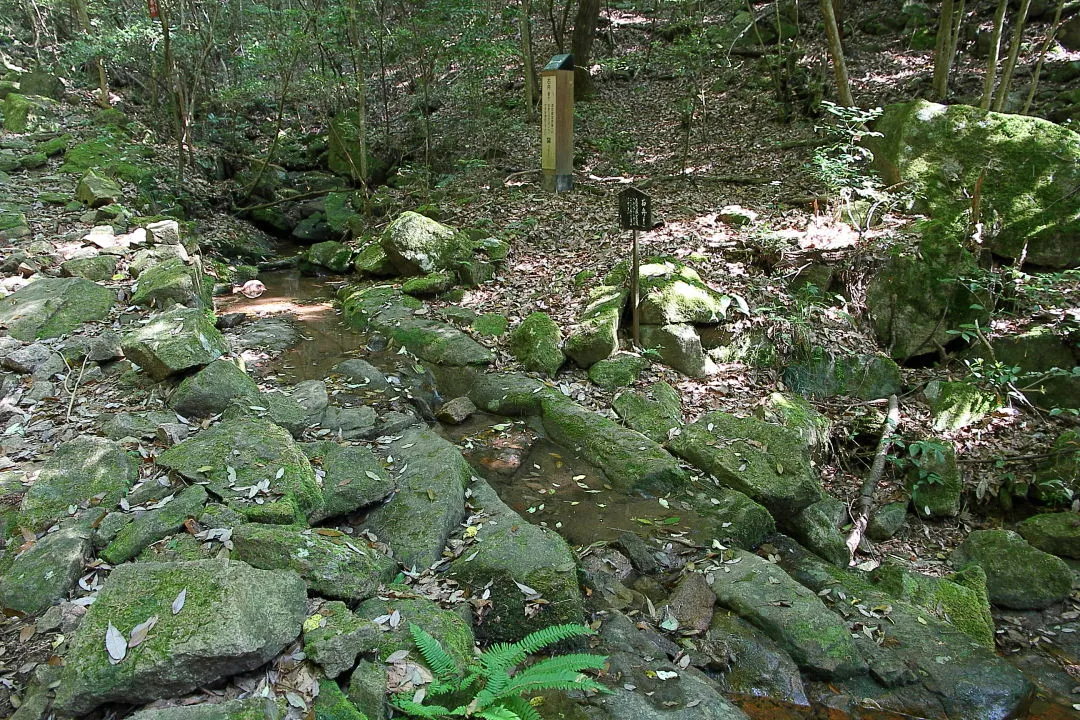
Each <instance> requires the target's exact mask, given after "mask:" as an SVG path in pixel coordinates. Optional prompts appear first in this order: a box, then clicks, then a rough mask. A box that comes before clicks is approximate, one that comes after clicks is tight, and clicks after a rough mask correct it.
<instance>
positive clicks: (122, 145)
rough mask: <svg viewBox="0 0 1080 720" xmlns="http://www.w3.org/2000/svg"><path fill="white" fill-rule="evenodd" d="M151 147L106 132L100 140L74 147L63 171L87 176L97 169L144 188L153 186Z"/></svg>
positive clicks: (63, 166)
mask: <svg viewBox="0 0 1080 720" xmlns="http://www.w3.org/2000/svg"><path fill="white" fill-rule="evenodd" d="M152 155H153V150H151V149H150V148H148V147H146V146H144V145H139V144H137V143H132V142H131V140H130V139H129V138H127V137H125V136H124V135H123V134H122V133H116V134H113V133H110V132H103V133H102V134H101V135H99V136H98V137H96V138H93V139H91V140H87V141H85V142H81V143H78V144H76V145H72V146H71V147H70V148H68V149H67V151H66V152H65V153H64V164H63V165H61V166H60V172H64V173H72V174H77V175H85V174H86V172H87V171H89V170H94V171H96V172H97V174H99V175H107V176H110V177H116V178H118V179H120V180H123V181H125V182H130V183H133V184H135V185H137V186H139V187H140V188H146V187H149V186H150V184H152V183H153V179H154V174H155V172H156V167H155V166H154V164H153V163H152V161H151V160H150V159H149V158H148V156H152Z"/></svg>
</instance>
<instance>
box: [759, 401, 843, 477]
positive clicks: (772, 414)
mask: <svg viewBox="0 0 1080 720" xmlns="http://www.w3.org/2000/svg"><path fill="white" fill-rule="evenodd" d="M758 415H759V417H760V418H761V419H762V420H764V421H765V422H769V423H774V424H776V425H783V426H784V427H786V428H787V429H788V430H791V431H792V432H793V433H795V434H796V435H798V436H799V437H800V438H802V439H803V442H804V443H805V444H806V449H807V450H808V451H809V452H810V456H811V457H812V458H814V459H815V460H821V459H822V458H823V457H824V456H825V454H826V453H827V451H828V446H829V436H830V434H831V433H832V421H830V420H829V418H828V417H826V416H825V415H822V414H821V413H820V412H818V411H817V409H816V408H815V407H814V406H813V405H811V404H810V403H809V401H807V399H806V398H804V397H803V396H802V395H795V394H792V393H781V392H775V393H772V394H770V395H769V396H768V397H766V398H765V402H764V403H763V404H762V405H761V407H760V409H759V410H758Z"/></svg>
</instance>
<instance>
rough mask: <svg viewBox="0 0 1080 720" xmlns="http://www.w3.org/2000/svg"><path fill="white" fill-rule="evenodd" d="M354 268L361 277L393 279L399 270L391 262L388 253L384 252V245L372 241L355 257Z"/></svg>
mask: <svg viewBox="0 0 1080 720" xmlns="http://www.w3.org/2000/svg"><path fill="white" fill-rule="evenodd" d="M353 267H354V268H355V269H356V272H358V273H360V274H361V275H371V276H374V277H391V276H394V275H397V274H398V273H397V269H396V268H395V267H394V264H393V263H391V262H390V258H389V257H388V256H387V255H386V251H385V250H383V248H382V245H380V244H379V243H378V242H375V241H371V242H369V243H367V244H366V245H364V246H363V247H362V248H360V250H359V252H357V253H356V255H354V256H353Z"/></svg>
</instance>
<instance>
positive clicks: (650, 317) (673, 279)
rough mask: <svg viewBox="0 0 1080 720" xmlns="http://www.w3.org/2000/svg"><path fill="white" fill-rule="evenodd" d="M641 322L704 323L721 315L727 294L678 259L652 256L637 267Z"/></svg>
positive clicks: (729, 299)
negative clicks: (719, 290)
mask: <svg viewBox="0 0 1080 720" xmlns="http://www.w3.org/2000/svg"><path fill="white" fill-rule="evenodd" d="M638 275H639V277H640V283H641V290H640V292H641V300H640V302H639V303H638V309H639V320H640V322H641V323H642V324H644V325H679V324H691V325H708V324H713V323H718V322H720V321H721V320H723V319H724V316H725V315H726V314H727V309H728V307H729V306H730V305H731V298H729V297H727V296H726V295H722V294H721V293H718V292H716V291H715V290H713V289H712V288H710V287H709V286H708V285H706V284H705V283H704V282H703V281H702V279H701V276H700V275H698V273H697V271H695V270H694V269H693V268H691V267H689V266H687V265H683V264H682V263H680V262H676V261H672V260H665V259H654V260H651V261H646V262H645V263H644V264H643V265H642V266H641V267H640V268H639V271H638Z"/></svg>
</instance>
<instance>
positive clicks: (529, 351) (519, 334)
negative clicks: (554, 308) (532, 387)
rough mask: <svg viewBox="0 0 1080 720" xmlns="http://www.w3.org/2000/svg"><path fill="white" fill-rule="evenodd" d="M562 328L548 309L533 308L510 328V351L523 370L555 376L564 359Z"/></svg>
mask: <svg viewBox="0 0 1080 720" xmlns="http://www.w3.org/2000/svg"><path fill="white" fill-rule="evenodd" d="M561 346H562V330H560V329H559V326H558V325H557V324H556V323H555V321H554V320H552V319H551V317H550V316H549V315H548V314H547V313H542V312H534V313H532V314H531V315H529V316H528V317H527V318H525V319H524V320H523V321H522V322H521V324H520V325H518V326H517V327H516V328H514V329H513V330H512V331H511V332H510V352H511V353H513V355H514V357H516V358H517V359H518V360H519V361H521V364H522V365H524V366H525V369H526V370H531V371H533V372H539V373H543V374H545V375H547V376H548V377H554V376H555V373H557V372H558V371H559V368H560V367H562V364H563V362H564V361H565V360H566V358H565V356H564V355H563V352H562V348H561Z"/></svg>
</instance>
